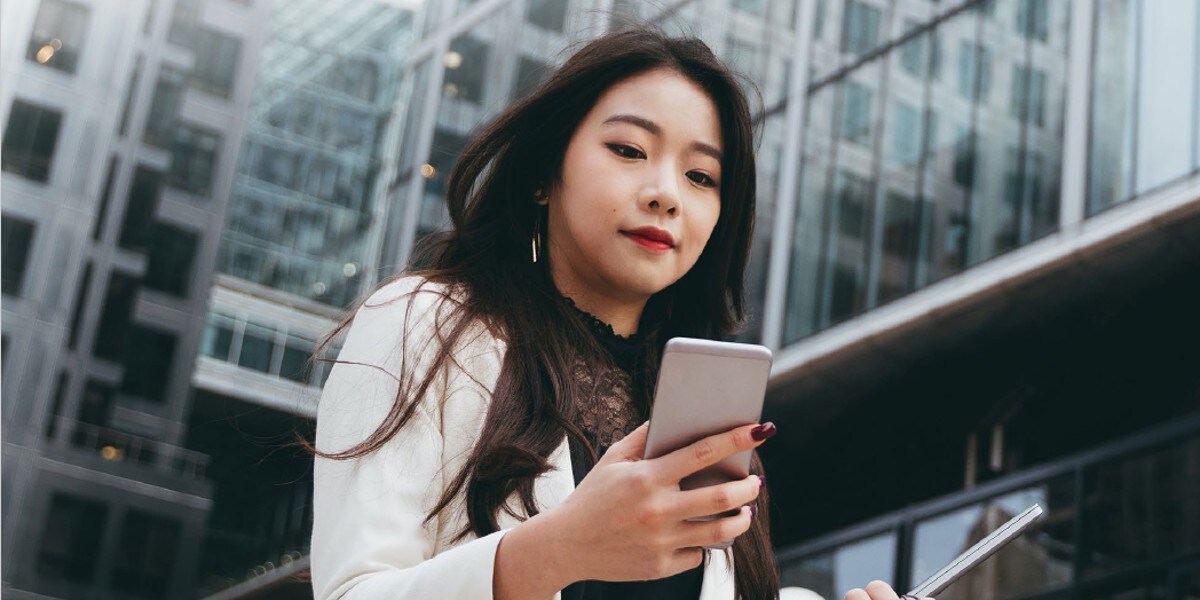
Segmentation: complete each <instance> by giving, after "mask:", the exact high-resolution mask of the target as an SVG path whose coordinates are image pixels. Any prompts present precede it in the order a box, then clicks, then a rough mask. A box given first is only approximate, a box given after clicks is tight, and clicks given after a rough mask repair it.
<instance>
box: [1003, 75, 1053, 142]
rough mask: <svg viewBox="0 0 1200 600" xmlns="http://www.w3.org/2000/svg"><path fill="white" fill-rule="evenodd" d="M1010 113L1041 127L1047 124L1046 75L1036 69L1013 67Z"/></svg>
mask: <svg viewBox="0 0 1200 600" xmlns="http://www.w3.org/2000/svg"><path fill="white" fill-rule="evenodd" d="M1012 76H1013V81H1012V98H1011V99H1010V100H1009V113H1010V114H1011V115H1012V116H1013V117H1016V118H1017V119H1021V120H1022V121H1024V122H1026V123H1033V124H1035V125H1037V126H1039V127H1041V126H1042V125H1044V124H1045V122H1046V106H1045V105H1046V102H1045V94H1046V73H1045V72H1043V71H1042V70H1041V69H1038V68H1036V67H1025V66H1021V65H1014V66H1013V75H1012Z"/></svg>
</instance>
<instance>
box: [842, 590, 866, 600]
mask: <svg viewBox="0 0 1200 600" xmlns="http://www.w3.org/2000/svg"><path fill="white" fill-rule="evenodd" d="M845 600H871V597H870V596H868V595H867V592H866V590H864V589H862V588H854V589H852V590H850V591H848V592H846V598H845Z"/></svg>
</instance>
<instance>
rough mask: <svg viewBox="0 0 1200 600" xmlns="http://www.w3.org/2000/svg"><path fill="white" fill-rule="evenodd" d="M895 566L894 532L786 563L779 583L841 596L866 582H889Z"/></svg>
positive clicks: (830, 595)
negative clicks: (789, 563)
mask: <svg viewBox="0 0 1200 600" xmlns="http://www.w3.org/2000/svg"><path fill="white" fill-rule="evenodd" d="M895 568H896V535H895V534H894V533H891V532H889V533H885V534H882V535H877V536H875V537H871V538H868V539H865V540H862V541H859V542H854V543H851V544H847V545H845V546H842V547H840V548H838V549H837V550H834V551H833V552H829V553H826V554H821V555H818V556H814V557H811V558H806V559H804V560H801V561H799V562H796V563H793V564H791V565H785V566H784V567H783V569H782V572H781V573H780V583H781V584H782V585H783V586H799V587H804V588H808V589H810V590H812V591H814V592H816V593H818V594H820V595H821V596H823V597H825V598H841V597H842V596H843V595H844V594H845V593H846V592H848V591H850V590H852V589H854V588H856V587H862V586H863V585H866V583H867V582H869V581H873V580H876V579H878V580H881V581H892V577H893V574H894V573H895Z"/></svg>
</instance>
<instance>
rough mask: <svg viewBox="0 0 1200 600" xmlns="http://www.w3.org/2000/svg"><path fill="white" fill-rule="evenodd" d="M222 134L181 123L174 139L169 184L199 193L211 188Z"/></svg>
mask: <svg viewBox="0 0 1200 600" xmlns="http://www.w3.org/2000/svg"><path fill="white" fill-rule="evenodd" d="M220 145H221V136H220V135H219V134H217V133H215V132H212V131H208V130H205V129H201V128H199V127H190V126H180V127H178V128H177V129H176V130H175V139H174V140H173V141H172V143H171V171H170V173H168V174H167V184H168V185H171V186H172V187H176V188H179V189H181V190H184V191H187V192H191V193H193V194H197V195H201V196H203V195H207V194H208V193H209V192H210V191H212V178H213V171H214V170H215V169H216V163H217V147H218V146H220Z"/></svg>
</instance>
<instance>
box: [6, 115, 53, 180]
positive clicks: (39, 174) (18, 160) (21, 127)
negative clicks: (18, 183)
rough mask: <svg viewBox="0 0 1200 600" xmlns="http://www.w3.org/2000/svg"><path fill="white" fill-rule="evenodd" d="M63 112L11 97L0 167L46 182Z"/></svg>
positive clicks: (27, 177)
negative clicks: (10, 110) (11, 101)
mask: <svg viewBox="0 0 1200 600" xmlns="http://www.w3.org/2000/svg"><path fill="white" fill-rule="evenodd" d="M61 124H62V113H60V112H58V111H55V110H51V109H49V108H43V107H40V106H36V105H33V104H29V103H27V102H22V101H20V100H13V104H12V112H10V113H9V115H8V127H7V128H6V129H5V130H4V147H3V150H2V151H0V168H3V169H4V170H5V171H8V172H10V173H16V174H17V175H20V176H22V177H24V178H26V179H31V180H33V181H41V182H45V181H46V180H47V179H49V178H50V163H51V161H52V160H53V159H54V147H55V146H56V145H57V144H58V129H59V126H60V125H61Z"/></svg>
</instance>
